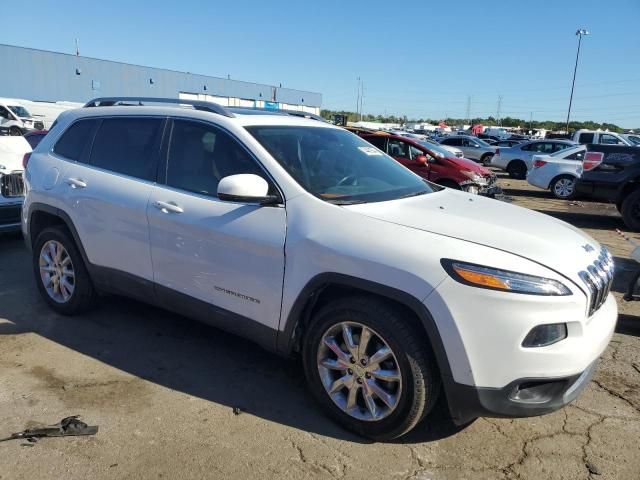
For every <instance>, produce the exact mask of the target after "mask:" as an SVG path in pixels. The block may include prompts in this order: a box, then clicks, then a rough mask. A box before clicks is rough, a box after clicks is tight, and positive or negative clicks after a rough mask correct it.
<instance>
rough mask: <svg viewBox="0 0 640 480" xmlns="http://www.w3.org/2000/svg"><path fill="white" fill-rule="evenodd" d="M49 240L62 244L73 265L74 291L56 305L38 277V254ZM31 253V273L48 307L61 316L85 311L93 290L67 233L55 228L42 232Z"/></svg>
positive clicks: (80, 258) (82, 262)
mask: <svg viewBox="0 0 640 480" xmlns="http://www.w3.org/2000/svg"><path fill="white" fill-rule="evenodd" d="M50 240H55V241H57V242H59V243H60V244H62V246H63V247H64V248H65V250H66V251H67V253H68V254H69V257H71V263H72V264H73V271H74V289H73V293H72V294H71V298H70V299H69V300H68V301H66V302H64V303H58V302H56V301H55V300H54V299H52V298H51V297H50V296H49V294H48V293H47V291H46V289H45V287H44V284H43V283H42V278H41V277H40V263H39V262H40V252H41V250H42V247H43V246H44V244H45V243H47V242H48V241H50ZM32 253H33V260H32V263H33V271H34V275H35V279H36V283H37V285H38V290H39V291H40V294H41V295H42V298H43V299H44V300H45V301H46V302H47V303H48V304H49V306H50V307H51V308H52V309H53V310H55V311H56V312H58V313H60V314H62V315H74V314H76V313H81V312H83V311H85V310H86V309H87V308H88V306H89V304H90V303H91V300H92V298H93V295H94V290H93V286H92V284H91V279H90V278H89V274H88V273H87V269H86V267H85V265H84V261H83V259H82V256H81V255H80V252H79V251H78V248H77V247H76V245H75V243H74V241H73V240H71V238H70V237H69V236H68V235H67V233H66V232H64V231H63V230H62V229H61V228H56V227H52V228H47V229H45V230H43V231H42V232H41V233H40V234H39V235H38V238H37V239H36V242H35V244H34V246H33V252H32Z"/></svg>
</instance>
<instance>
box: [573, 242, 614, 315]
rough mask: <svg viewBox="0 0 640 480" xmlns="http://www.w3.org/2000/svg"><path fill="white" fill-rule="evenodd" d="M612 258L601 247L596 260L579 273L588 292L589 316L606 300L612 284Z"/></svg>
mask: <svg viewBox="0 0 640 480" xmlns="http://www.w3.org/2000/svg"><path fill="white" fill-rule="evenodd" d="M613 271H614V268H613V258H612V257H611V254H610V253H609V251H608V250H607V249H606V248H605V247H602V249H601V250H600V255H599V256H598V259H597V260H596V261H594V262H593V263H592V264H591V265H589V266H588V267H587V268H586V270H583V271H581V272H580V273H579V275H580V278H581V279H582V281H583V282H584V283H585V285H586V286H587V289H588V290H589V316H591V315H593V314H594V313H595V312H596V311H597V310H598V309H599V308H600V307H601V306H602V304H603V303H604V302H605V301H606V300H607V296H608V295H609V292H610V291H611V284H612V283H613Z"/></svg>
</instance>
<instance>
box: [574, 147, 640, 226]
mask: <svg viewBox="0 0 640 480" xmlns="http://www.w3.org/2000/svg"><path fill="white" fill-rule="evenodd" d="M586 148H587V152H586V153H585V155H584V158H583V160H582V174H581V175H580V180H578V183H577V184H576V191H577V192H578V193H581V194H585V195H589V196H590V197H592V198H595V199H599V200H605V201H608V202H611V203H615V204H616V207H617V208H618V211H619V212H620V213H621V214H622V219H623V220H624V223H625V225H626V226H627V227H628V228H630V229H631V230H634V231H636V232H638V231H640V149H639V148H637V147H628V146H619V145H587V146H586Z"/></svg>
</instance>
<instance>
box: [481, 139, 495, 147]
mask: <svg viewBox="0 0 640 480" xmlns="http://www.w3.org/2000/svg"><path fill="white" fill-rule="evenodd" d="M483 141H484V143H488V144H489V145H491V146H492V147H494V146H496V144H497V143H498V141H497V140H493V139H491V138H484V139H483Z"/></svg>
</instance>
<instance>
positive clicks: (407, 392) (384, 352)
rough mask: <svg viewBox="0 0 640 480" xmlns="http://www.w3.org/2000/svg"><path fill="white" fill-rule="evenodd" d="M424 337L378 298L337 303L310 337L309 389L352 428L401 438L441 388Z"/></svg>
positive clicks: (306, 352) (317, 319) (318, 318)
mask: <svg viewBox="0 0 640 480" xmlns="http://www.w3.org/2000/svg"><path fill="white" fill-rule="evenodd" d="M423 340H425V339H424V336H423V335H421V334H420V332H418V331H416V329H414V328H412V327H411V326H410V325H409V324H408V323H407V321H406V319H405V318H403V314H402V313H401V311H400V310H398V309H396V308H394V307H393V306H391V305H390V304H388V303H386V302H384V301H382V300H379V299H377V298H375V297H368V296H362V297H347V298H343V299H341V300H337V301H335V302H332V303H330V304H328V305H325V306H324V307H323V308H322V309H321V310H320V311H319V312H318V313H317V314H316V315H314V317H313V319H312V324H311V326H310V327H309V329H308V331H307V333H306V335H305V339H304V348H303V360H304V370H305V375H306V378H307V382H308V384H309V388H310V389H311V391H312V393H313V394H314V396H315V397H316V399H317V400H318V402H319V403H320V404H321V405H322V406H323V407H324V408H325V410H326V411H327V412H328V414H329V415H330V416H331V417H333V418H334V419H335V420H337V421H338V422H339V423H340V424H342V425H343V426H344V427H346V428H347V429H349V430H352V431H354V432H356V433H358V434H359V435H362V436H365V437H369V438H372V439H375V440H390V439H393V438H397V437H399V436H401V435H403V434H405V433H407V432H408V431H409V430H411V429H412V428H414V427H415V426H416V425H417V424H418V422H420V420H422V418H424V416H425V415H426V414H427V413H428V412H429V411H430V410H431V409H432V407H433V405H434V404H435V402H436V400H437V398H438V393H439V391H440V377H439V375H438V373H437V368H436V366H435V362H434V361H433V360H432V357H431V356H429V355H428V351H427V348H428V341H423Z"/></svg>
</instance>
